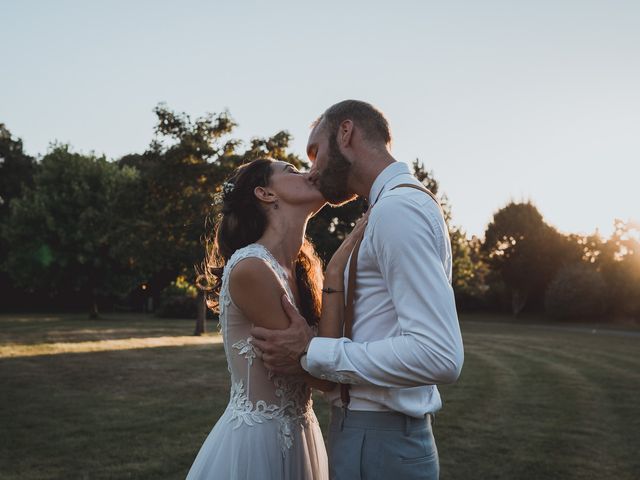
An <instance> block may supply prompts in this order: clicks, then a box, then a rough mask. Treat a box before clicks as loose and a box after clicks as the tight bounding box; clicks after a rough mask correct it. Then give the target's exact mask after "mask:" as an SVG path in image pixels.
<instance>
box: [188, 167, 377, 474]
mask: <svg viewBox="0 0 640 480" xmlns="http://www.w3.org/2000/svg"><path fill="white" fill-rule="evenodd" d="M222 195H223V198H222V201H223V204H222V218H221V220H220V222H219V223H218V228H217V231H216V238H215V244H214V248H213V253H212V255H211V257H210V258H209V259H208V261H207V267H208V268H207V275H208V276H210V275H212V274H214V273H216V274H217V273H219V272H220V271H221V270H222V275H221V277H222V278H221V281H219V282H218V286H219V289H218V292H217V293H218V298H217V302H218V305H219V310H220V325H221V327H222V334H223V338H224V349H225V353H226V357H227V363H228V367H229V372H230V374H231V393H230V400H229V405H228V406H227V408H226V410H225V411H224V413H223V414H222V416H221V417H220V419H219V420H218V422H217V423H216V425H215V426H214V427H213V430H212V431H211V433H210V434H209V436H208V437H207V439H206V440H205V442H204V444H203V445H202V447H201V448H200V451H199V452H198V455H197V457H196V459H195V461H194V463H193V465H192V466H191V469H190V471H189V474H188V476H187V480H195V479H198V480H200V479H214V478H215V479H225V480H226V479H243V480H244V479H259V480H269V479H272V480H281V479H292V480H293V479H296V480H298V479H299V480H307V479H309V480H310V479H314V480H315V479H328V478H329V473H328V464H327V454H326V450H325V447H324V442H323V439H322V432H321V431H320V427H319V426H318V421H317V419H316V416H315V414H314V412H313V409H312V401H311V387H313V388H316V389H320V390H324V391H329V390H332V389H333V388H334V386H335V384H333V383H330V382H327V381H322V380H319V379H315V378H314V377H312V376H310V375H308V374H306V375H305V376H303V375H300V376H297V377H284V376H278V375H273V374H272V373H271V372H270V371H268V370H267V369H266V368H265V367H264V365H263V363H262V360H261V358H260V355H259V351H257V350H256V349H255V348H254V347H253V345H252V344H251V340H252V338H251V337H250V336H249V330H250V329H251V328H252V326H261V327H266V328H286V327H287V326H288V325H289V319H288V317H287V315H286V314H285V312H284V310H283V307H282V303H281V299H282V297H283V295H284V296H286V297H287V298H288V299H289V300H290V301H291V303H293V304H294V305H296V307H297V308H298V310H299V311H300V313H302V315H303V316H304V317H305V318H306V319H308V322H309V323H310V324H312V327H313V328H314V329H317V331H318V334H319V335H321V336H324V337H339V336H340V334H341V329H342V315H343V309H344V297H343V294H342V293H341V292H342V290H343V285H344V279H343V272H344V268H345V265H346V262H347V260H348V257H349V254H350V253H351V250H352V248H353V246H354V243H355V239H356V238H357V235H358V233H359V231H360V230H361V229H362V228H364V225H365V222H364V221H362V222H359V223H358V224H357V225H356V227H355V228H354V231H353V232H352V233H351V235H349V236H348V237H347V238H346V239H345V240H344V242H343V244H342V245H341V246H340V247H339V248H338V250H337V251H336V253H335V254H334V256H333V257H332V259H331V261H330V262H329V264H328V266H327V269H326V272H325V275H324V286H325V288H324V289H323V286H322V282H323V276H322V269H321V264H320V260H319V259H318V257H317V256H316V254H315V251H314V249H313V246H312V245H311V243H310V242H309V241H308V240H306V239H305V229H306V225H307V221H308V220H309V218H311V217H312V216H313V215H314V214H315V213H317V212H318V211H319V210H320V209H321V208H322V207H323V206H324V204H325V200H324V198H323V196H322V194H321V193H320V192H319V191H318V189H317V188H316V187H315V186H314V185H313V183H312V182H311V181H310V179H309V178H308V176H307V175H306V174H303V173H301V172H299V171H298V170H296V169H295V167H293V165H291V164H289V163H286V162H280V161H274V160H269V159H260V160H255V161H253V162H251V163H249V164H247V165H243V166H242V167H240V168H238V170H237V171H236V172H235V173H234V174H233V175H232V177H231V178H230V179H229V180H228V181H227V182H225V184H224V188H223V193H222ZM221 265H222V266H223V267H224V268H223V269H220V268H216V267H220V266H221ZM336 290H337V292H335V291H336ZM323 292H324V294H323ZM334 292H335V293H334Z"/></svg>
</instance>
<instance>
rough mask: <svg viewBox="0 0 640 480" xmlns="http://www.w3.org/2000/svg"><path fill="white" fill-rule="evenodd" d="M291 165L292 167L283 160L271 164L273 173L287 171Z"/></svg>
mask: <svg viewBox="0 0 640 480" xmlns="http://www.w3.org/2000/svg"><path fill="white" fill-rule="evenodd" d="M289 165H291V164H290V163H287V162H283V161H281V160H275V161H274V162H273V163H272V164H271V171H272V172H273V173H282V172H284V171H285V170H286V169H287V167H289Z"/></svg>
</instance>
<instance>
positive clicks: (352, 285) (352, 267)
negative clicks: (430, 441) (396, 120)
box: [340, 183, 440, 408]
mask: <svg viewBox="0 0 640 480" xmlns="http://www.w3.org/2000/svg"><path fill="white" fill-rule="evenodd" d="M401 187H409V188H415V189H416V190H420V191H421V192H424V193H426V194H428V195H429V196H430V197H431V198H433V200H434V201H435V202H436V203H437V204H438V206H440V203H439V202H438V199H437V198H436V196H435V195H434V194H433V193H431V192H430V191H429V190H428V189H426V188H424V187H420V186H418V185H414V184H412V183H402V184H400V185H396V186H395V187H393V188H392V189H391V190H395V189H396V188H401ZM369 208H371V207H369ZM363 237H364V230H363V232H362V236H361V237H360V238H359V239H358V240H357V241H356V244H355V246H354V247H353V251H352V252H351V260H350V262H349V282H348V284H347V303H346V305H345V307H344V337H346V338H348V339H351V335H352V332H353V309H354V306H353V300H354V295H355V292H356V269H357V267H358V253H359V252H360V244H361V243H362V238H363ZM349 387H350V385H349V384H348V383H341V384H340V399H341V400H342V406H343V408H347V406H348V405H349V402H350V400H351V398H350V396H349Z"/></svg>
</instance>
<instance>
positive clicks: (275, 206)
mask: <svg viewBox="0 0 640 480" xmlns="http://www.w3.org/2000/svg"><path fill="white" fill-rule="evenodd" d="M273 208H274V210H277V209H278V208H279V207H278V201H277V200H276V203H274V204H273Z"/></svg>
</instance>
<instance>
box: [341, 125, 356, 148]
mask: <svg viewBox="0 0 640 480" xmlns="http://www.w3.org/2000/svg"><path fill="white" fill-rule="evenodd" d="M351 140H353V121H352V120H344V121H343V122H342V123H340V127H339V128H338V145H340V146H341V147H343V148H347V147H349V146H351Z"/></svg>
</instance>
